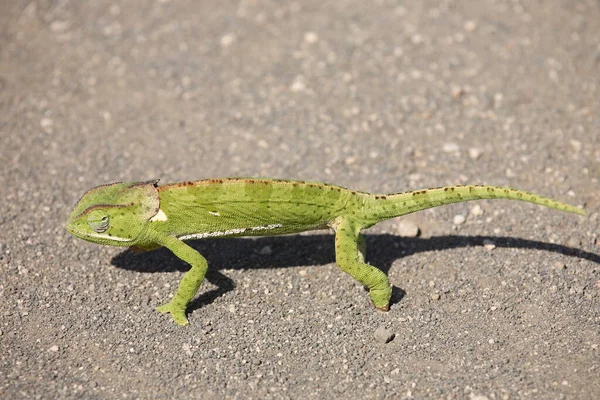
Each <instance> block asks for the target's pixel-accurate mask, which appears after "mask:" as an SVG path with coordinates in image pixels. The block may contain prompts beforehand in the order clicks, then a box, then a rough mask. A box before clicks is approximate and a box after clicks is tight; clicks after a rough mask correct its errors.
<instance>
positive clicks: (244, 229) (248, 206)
mask: <svg viewBox="0 0 600 400" xmlns="http://www.w3.org/2000/svg"><path fill="white" fill-rule="evenodd" d="M157 183H158V180H154V181H147V182H123V183H113V184H109V185H103V186H98V187H96V188H94V189H91V190H89V191H88V192H87V193H85V194H84V195H83V197H82V198H81V199H80V200H79V202H78V203H77V205H76V206H75V209H74V210H73V212H72V213H71V216H70V217H69V219H68V221H67V224H66V229H67V230H68V231H69V232H70V233H71V234H73V235H75V236H77V237H79V238H81V239H84V240H87V241H90V242H94V243H99V244H105V245H113V246H129V247H134V248H136V249H141V250H150V249H154V248H158V247H161V246H164V247H167V248H168V249H169V250H171V251H172V252H173V253H174V254H175V255H176V256H177V257H179V258H180V259H182V260H183V261H185V262H187V263H189V264H190V265H191V266H192V268H191V269H190V270H189V271H188V272H187V273H186V274H185V275H184V277H183V279H182V280H181V283H180V284H179V287H178V288H177V291H176V293H175V295H174V296H173V298H172V299H171V301H169V302H168V303H166V304H164V305H162V306H160V307H158V308H157V310H158V311H159V312H161V313H170V314H171V316H172V317H173V320H174V321H175V322H176V323H177V324H179V325H187V324H188V320H187V318H186V314H185V311H186V306H187V304H188V303H189V302H190V301H191V300H192V298H193V297H194V296H195V294H196V292H197V291H198V288H199V287H200V285H201V284H202V281H203V280H204V275H206V270H207V268H208V264H207V262H206V259H205V258H204V257H202V255H200V253H198V252H197V251H196V250H194V249H193V248H191V247H190V246H188V245H187V244H185V243H184V240H187V239H201V238H207V237H235V236H271V235H282V234H288V233H297V232H304V231H309V230H316V229H328V228H331V229H333V230H334V231H335V254H336V257H335V260H336V263H337V264H338V265H339V267H340V268H341V269H342V270H343V271H344V272H346V273H348V274H349V275H350V276H352V277H353V278H354V279H356V280H357V281H359V282H360V283H362V284H363V285H365V286H366V287H368V288H369V293H370V297H371V300H372V302H373V304H374V305H375V307H376V308H377V309H379V310H384V311H387V310H388V309H389V301H390V297H391V293H392V287H391V285H390V282H389V280H388V278H387V276H386V275H385V274H384V273H383V272H382V271H380V270H379V269H377V268H375V267H374V266H371V265H369V264H366V263H365V262H364V255H365V241H364V238H363V237H362V235H361V234H360V231H361V230H362V229H364V228H368V227H370V226H372V225H374V224H376V223H378V222H381V221H383V220H386V219H389V218H393V217H398V216H401V215H405V214H409V213H412V212H415V211H419V210H424V209H426V208H431V207H437V206H441V205H444V204H449V203H458V202H463V201H470V200H478V199H512V200H521V201H527V202H530V203H534V204H539V205H542V206H546V207H550V208H555V209H557V210H561V211H567V212H572V213H576V214H580V215H585V211H584V210H582V209H581V208H577V207H573V206H570V205H568V204H564V203H560V202H558V201H555V200H552V199H548V198H545V197H541V196H538V195H535V194H532V193H528V192H524V191H520V190H515V189H510V188H504V187H495V186H481V185H468V186H448V187H441V188H436V189H426V190H417V191H413V192H405V193H397V194H390V195H377V194H370V193H363V192H357V191H353V190H349V189H345V188H342V187H339V186H334V185H328V184H325V183H319V182H303V181H290V180H275V179H252V178H227V179H211V180H202V181H195V182H183V183H175V184H170V185H165V186H160V187H159V186H158V185H157Z"/></svg>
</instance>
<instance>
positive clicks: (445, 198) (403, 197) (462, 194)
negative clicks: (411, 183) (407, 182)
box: [362, 185, 586, 223]
mask: <svg viewBox="0 0 600 400" xmlns="http://www.w3.org/2000/svg"><path fill="white" fill-rule="evenodd" d="M479 199H510V200H520V201H526V202H529V203H533V204H539V205H542V206H545V207H550V208H554V209H556V210H560V211H566V212H572V213H575V214H579V215H586V214H585V210H583V209H582V208H579V207H575V206H571V205H569V204H565V203H561V202H559V201H556V200H552V199H550V198H547V197H542V196H538V195H536V194H533V193H529V192H525V191H522V190H516V189H511V188H508V187H499V186H485V185H467V186H446V187H440V188H435V189H424V190H416V191H413V192H404V193H396V194H388V195H368V196H367V197H366V198H365V205H364V208H363V216H362V217H363V219H364V220H366V221H369V222H373V223H377V222H379V221H383V220H385V219H389V218H393V217H399V216H401V215H405V214H410V213H413V212H416V211H420V210H424V209H427V208H432V207H437V206H441V205H444V204H451V203H460V202H463V201H471V200H479Z"/></svg>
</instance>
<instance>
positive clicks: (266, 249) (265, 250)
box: [258, 246, 273, 256]
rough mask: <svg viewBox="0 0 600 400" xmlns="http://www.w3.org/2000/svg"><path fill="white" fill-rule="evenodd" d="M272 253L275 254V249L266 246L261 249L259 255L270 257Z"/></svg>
mask: <svg viewBox="0 0 600 400" xmlns="http://www.w3.org/2000/svg"><path fill="white" fill-rule="evenodd" d="M272 253H273V249H272V248H271V246H265V247H263V248H262V249H260V251H259V252H258V254H260V255H262V256H268V255H270V254H272Z"/></svg>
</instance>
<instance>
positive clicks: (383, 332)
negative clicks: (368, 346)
mask: <svg viewBox="0 0 600 400" xmlns="http://www.w3.org/2000/svg"><path fill="white" fill-rule="evenodd" d="M394 337H396V335H395V334H394V333H393V332H392V331H390V330H389V329H386V328H385V327H383V326H380V327H379V328H377V329H376V330H375V340H377V341H378V342H379V343H384V344H385V343H389V342H391V341H392V340H394Z"/></svg>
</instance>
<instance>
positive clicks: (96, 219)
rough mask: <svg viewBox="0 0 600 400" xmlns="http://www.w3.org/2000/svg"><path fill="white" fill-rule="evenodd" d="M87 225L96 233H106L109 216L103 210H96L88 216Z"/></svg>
mask: <svg viewBox="0 0 600 400" xmlns="http://www.w3.org/2000/svg"><path fill="white" fill-rule="evenodd" d="M87 223H88V225H89V226H90V228H92V229H93V230H94V231H96V232H98V233H102V232H105V231H106V230H107V229H108V225H109V217H108V214H106V213H105V212H104V211H102V210H94V211H92V212H91V213H90V214H89V215H88V217H87Z"/></svg>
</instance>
